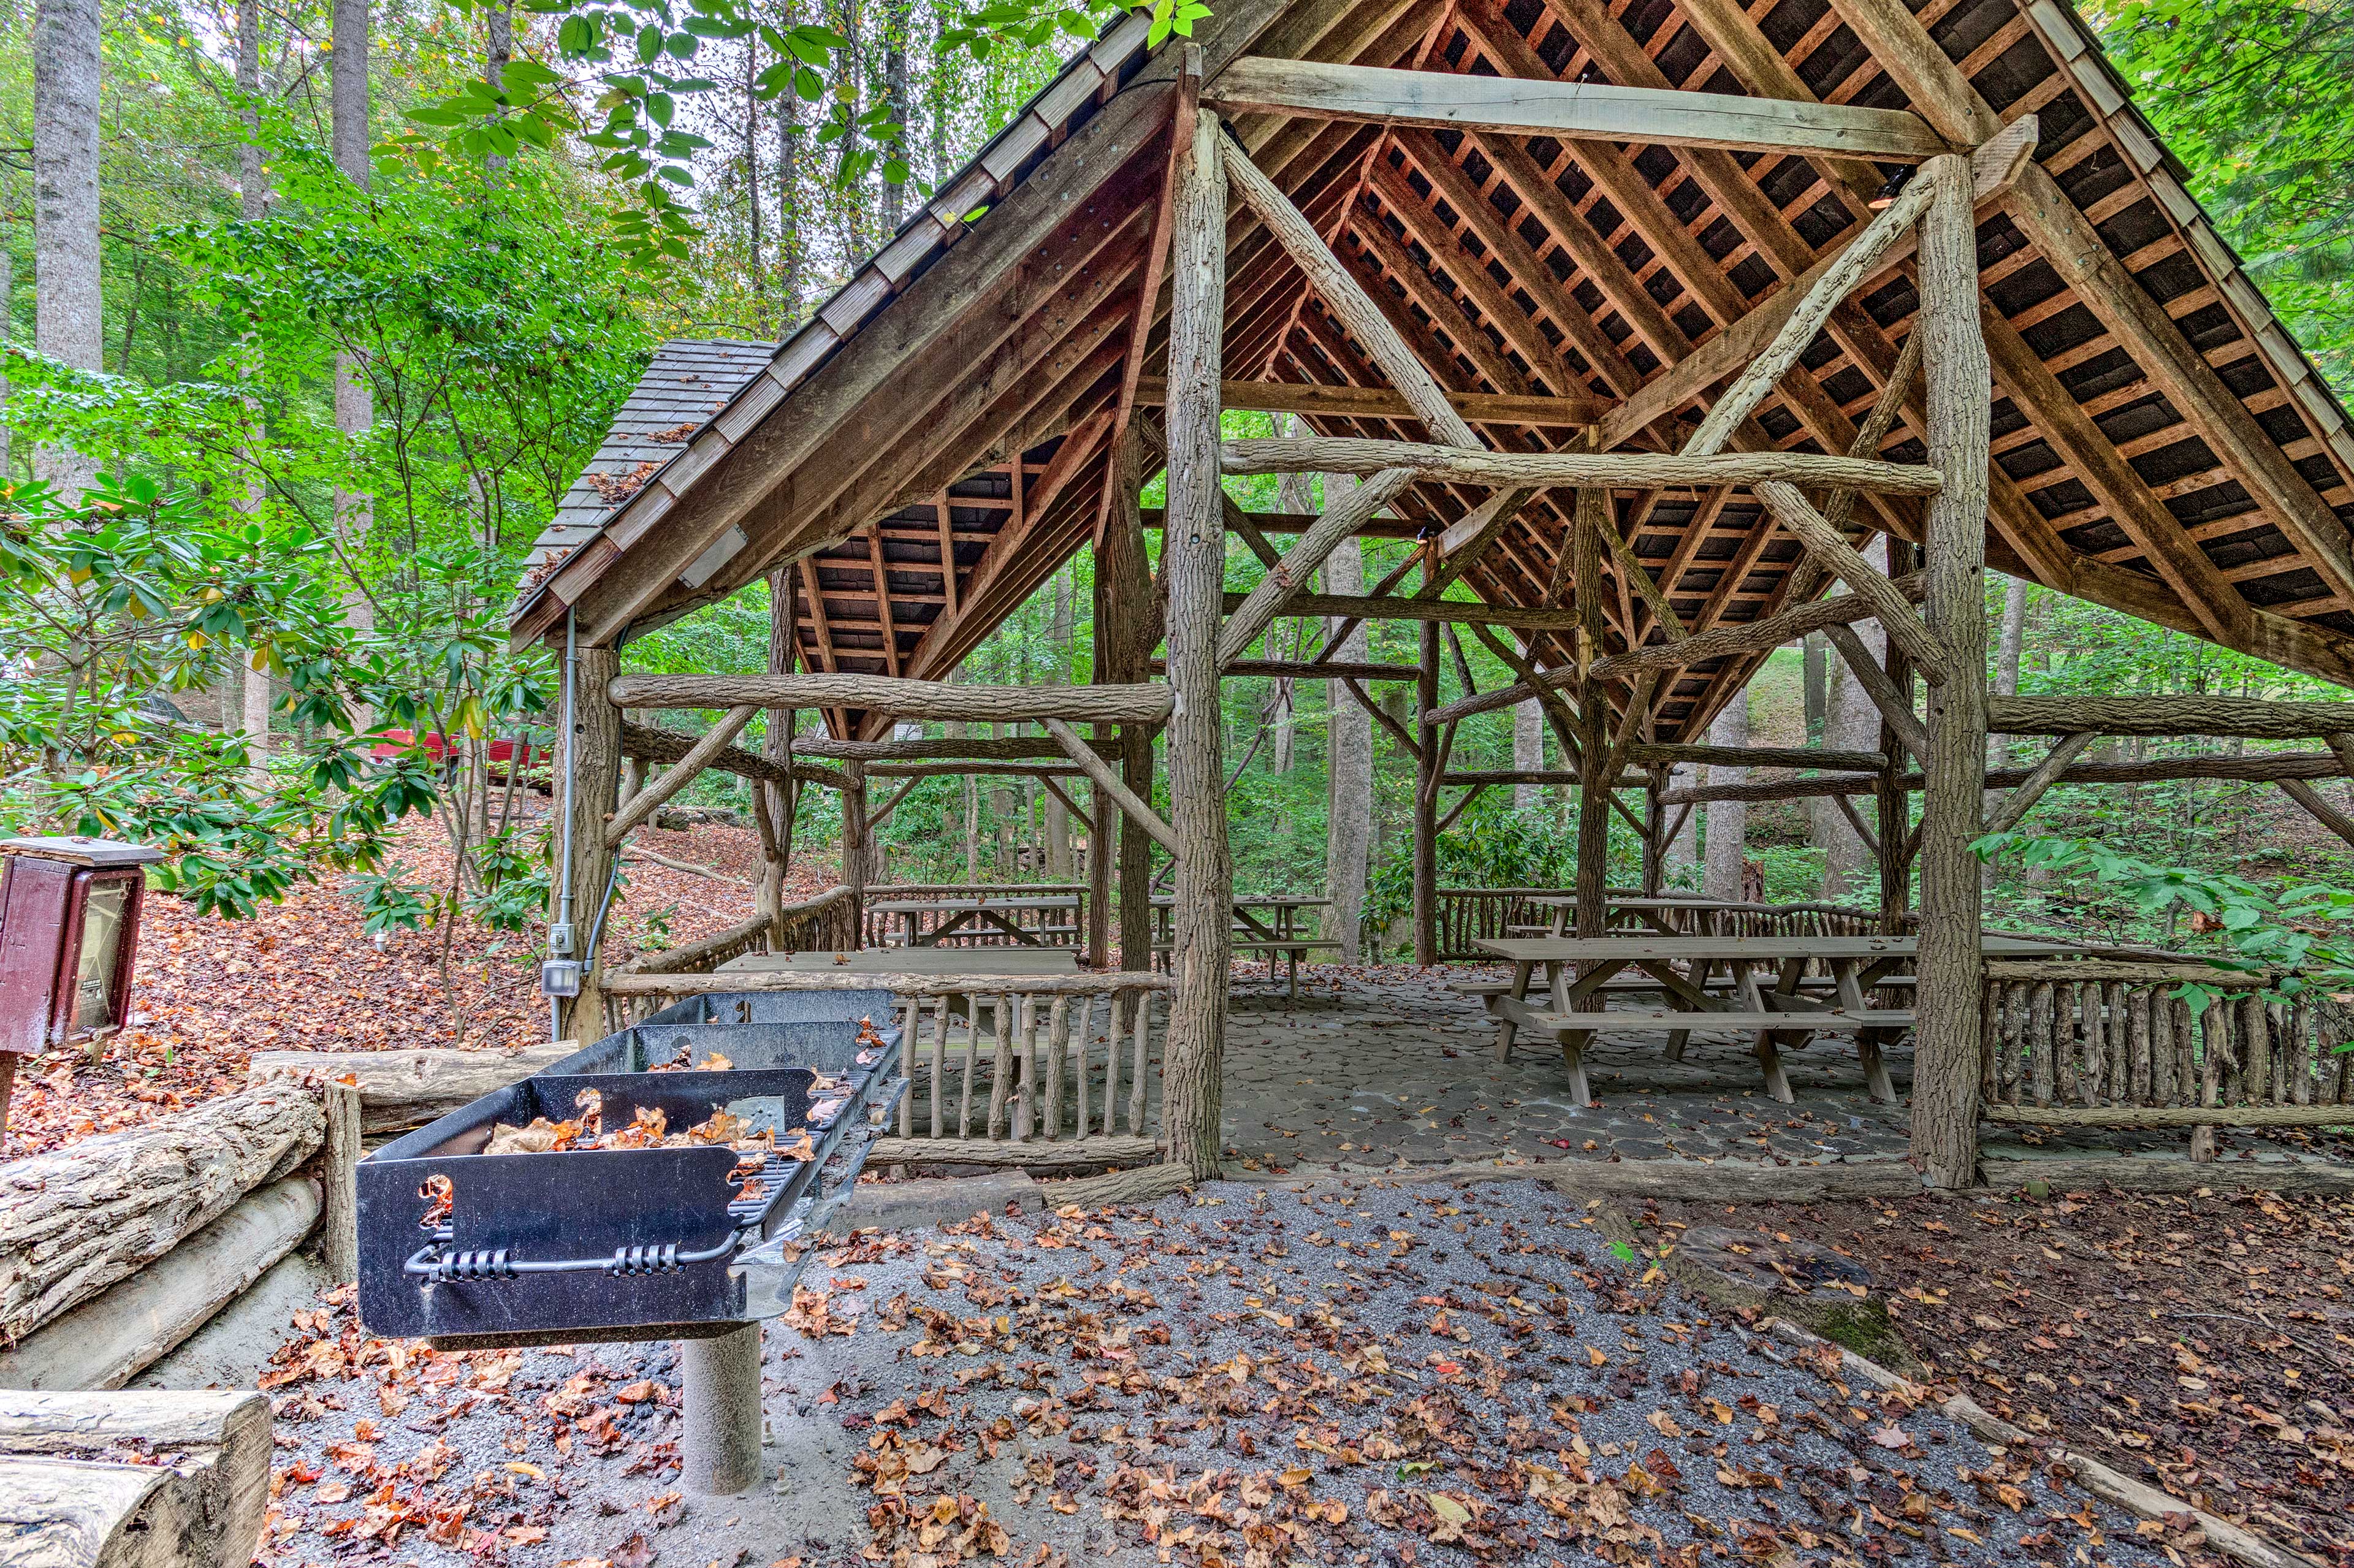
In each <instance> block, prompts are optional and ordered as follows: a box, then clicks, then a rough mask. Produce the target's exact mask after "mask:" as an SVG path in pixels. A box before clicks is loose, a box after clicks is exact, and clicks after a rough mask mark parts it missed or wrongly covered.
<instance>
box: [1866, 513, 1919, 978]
mask: <svg viewBox="0 0 2354 1568" xmlns="http://www.w3.org/2000/svg"><path fill="white" fill-rule="evenodd" d="M1915 554H1916V552H1915V550H1914V546H1911V545H1909V544H1907V543H1905V542H1904V541H1903V540H1902V539H1891V540H1889V541H1888V570H1889V575H1890V576H1892V577H1895V576H1901V575H1903V574H1904V573H1907V572H1911V571H1914V570H1916V569H1917V567H1918V565H1919V563H1917V562H1916V561H1915V560H1914V558H1913V557H1914V555H1915ZM1886 641H1887V644H1888V646H1887V648H1886V650H1885V652H1883V653H1882V660H1881V664H1882V668H1883V669H1885V670H1886V671H1887V672H1888V683H1889V684H1890V685H1892V686H1894V687H1895V688H1896V694H1897V695H1898V697H1900V698H1901V699H1902V700H1903V702H1904V703H1905V705H1907V706H1910V705H1911V704H1912V701H1913V661H1912V660H1911V659H1909V658H1907V657H1906V656H1905V652H1904V650H1903V647H1902V646H1901V645H1900V644H1899V643H1898V642H1897V641H1896V640H1895V639H1894V638H1889V639H1887V640H1886ZM1880 754H1881V756H1882V757H1884V758H1887V761H1886V762H1885V763H1884V764H1883V765H1882V768H1881V769H1880V778H1879V779H1878V781H1877V782H1876V783H1875V784H1874V786H1873V789H1872V800H1873V801H1874V802H1875V803H1876V804H1877V806H1878V808H1879V813H1880V850H1879V855H1878V859H1879V863H1880V928H1881V929H1882V931H1884V932H1886V933H1888V934H1889V935H1891V936H1895V935H1897V934H1899V933H1901V932H1902V931H1903V929H1904V913H1905V911H1906V910H1908V909H1910V908H1911V907H1912V906H1913V856H1912V853H1911V852H1912V845H1911V843H1910V842H1908V841H1909V840H1910V839H1911V838H1912V836H1913V809H1912V805H1911V803H1910V802H1909V801H1908V800H1906V799H1905V795H1904V786H1903V783H1902V782H1900V780H1901V779H1903V775H1904V770H1905V766H1906V759H1905V753H1904V736H1903V732H1902V731H1900V730H1899V729H1897V727H1896V726H1894V725H1892V724H1890V723H1889V722H1888V721H1887V720H1886V719H1885V718H1883V719H1882V720H1881V724H1880Z"/></svg>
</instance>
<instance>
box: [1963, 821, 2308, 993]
mask: <svg viewBox="0 0 2354 1568" xmlns="http://www.w3.org/2000/svg"><path fill="white" fill-rule="evenodd" d="M1972 848H1973V849H1975V850H1976V851H1977V853H1978V856H1979V857H1980V858H1981V859H1983V860H1987V861H1994V860H1997V859H1999V858H2000V857H2003V856H2005V855H2009V856H2012V857H2014V858H2015V859H2016V860H2017V861H2018V862H2019V863H2020V864H2021V865H2022V866H2029V867H2037V868H2041V869H2042V870H2044V871H2046V872H2048V873H2054V874H2076V875H2080V876H2083V877H2087V878H2089V879H2090V880H2091V882H2092V883H2093V884H2094V885H2095V886H2097V887H2099V888H2103V889H2105V890H2107V891H2108V892H2110V893H2111V894H2112V895H2114V896H2115V897H2117V898H2119V899H2121V900H2122V901H2124V902H2125V903H2126V904H2127V905H2129V906H2131V907H2133V908H2134V909H2135V910H2137V911H2138V912H2139V913H2140V914H2141V915H2143V916H2163V915H2166V914H2168V913H2170V912H2172V911H2174V910H2177V909H2182V910H2187V911H2189V912H2190V914H2192V915H2193V916H2197V919H2196V920H2194V922H2193V925H2194V928H2196V929H2197V930H2198V931H2200V933H2201V934H2202V935H2204V936H2205V937H2206V938H2207V939H2208V941H2209V942H2210V943H2211V945H2212V946H2213V948H2215V949H2216V950H2214V951H2212V952H2211V958H2212V959H2213V961H2214V962H2215V963H2216V964H2217V965H2218V966H2220V967H2222V968H2226V969H2245V970H2249V971H2259V970H2264V971H2270V973H2271V974H2272V977H2273V978H2272V980H2271V983H2270V984H2269V985H2268V986H2267V987H2266V991H2267V993H2268V994H2271V995H2274V996H2280V997H2292V996H2295V995H2296V994H2298V993H2299V992H2301V991H2306V990H2309V989H2311V988H2313V987H2316V986H2318V987H2320V988H2322V989H2324V990H2327V991H2343V990H2345V989H2347V988H2348V987H2349V986H2354V948H2349V947H2348V946H2347V945H2345V944H2344V942H2343V939H2342V938H2337V936H2336V933H2335V932H2334V931H2333V930H2332V927H2340V926H2343V925H2345V924H2346V923H2347V922H2348V921H2349V920H2354V893H2349V892H2346V891H2344V890H2342V889H2339V888H2335V887H2326V886H2319V885H2286V886H2282V887H2278V888H2268V887H2265V886H2264V885H2261V884H2258V883H2255V882H2253V881H2250V880H2249V879H2247V878H2246V877H2243V876H2235V875H2232V874H2229V873H2225V872H2217V871H2208V870H2201V869H2200V868H2197V867H2193V866H2185V865H2162V864H2158V863H2155V862H2151V861H2147V860H2144V859H2142V858H2140V857H2139V856H2137V855H2130V854H2124V853H2118V852H2117V851H2116V850H2115V849H2113V848H2111V847H2110V846H2109V845H2108V844H2106V843H2105V842H2103V841H2101V840H2099V839H2089V838H2078V839H2071V838H2055V837H2048V836H2035V835H2022V834H2019V833H1991V834H1988V836H1987V837H1985V838H1983V839H1980V840H1979V841H1978V842H1977V843H1976V844H1975V845H1973V846H1972ZM2174 994H2175V995H2177V996H2179V997H2182V998H2184V999H2185V1000H2187V1001H2190V1003H2191V1004H2192V1006H2194V1007H2204V1006H2205V1005H2206V1004H2207V1003H2208V1002H2209V1001H2213V1000H2214V999H2215V997H2216V996H2217V995H2218V994H2220V993H2219V992H2217V991H2215V990H2214V989H2213V988H2211V987H2208V986H2202V985H2198V984H2192V983H2186V984H2185V985H2183V986H2182V987H2180V988H2179V990H2177V991H2175V992H2174Z"/></svg>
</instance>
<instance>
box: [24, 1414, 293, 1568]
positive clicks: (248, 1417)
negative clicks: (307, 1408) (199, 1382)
mask: <svg viewBox="0 0 2354 1568" xmlns="http://www.w3.org/2000/svg"><path fill="white" fill-rule="evenodd" d="M126 1451H128V1452H131V1453H133V1454H136V1455H137V1456H138V1457H141V1458H143V1459H148V1460H151V1461H159V1462H151V1463H146V1464H125V1463H122V1462H120V1461H121V1458H122V1456H123V1455H124V1454H125V1453H126ZM269 1508H270V1404H269V1402H268V1401H267V1400H265V1399H263V1398H262V1397H261V1395H260V1394H259V1393H251V1392H248V1391H245V1390H238V1389H230V1390H221V1391H206V1392H200V1393H160V1392H154V1393H150V1392H142V1393H105V1394H93V1393H30V1394H7V1395H0V1563H5V1564H8V1565H9V1568H18V1565H21V1568H132V1565H136V1568H150V1565H152V1568H245V1564H246V1563H250V1562H251V1561H252V1560H253V1552H254V1548H255V1547H256V1546H257V1545H259V1544H260V1539H261V1526H262V1520H263V1518H264V1516H265V1515H266V1514H267V1513H268V1511H269Z"/></svg>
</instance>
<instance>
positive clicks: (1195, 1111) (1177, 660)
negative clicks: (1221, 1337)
mask: <svg viewBox="0 0 2354 1568" xmlns="http://www.w3.org/2000/svg"><path fill="white" fill-rule="evenodd" d="M1220 134H1221V132H1220V131H1219V129H1218V117H1217V116H1216V115H1215V114H1213V113H1211V112H1210V111H1207V110H1204V111H1202V113H1201V115H1200V116H1199V117H1198V118H1197V119H1196V120H1195V122H1194V126H1193V145H1192V147H1191V148H1190V149H1189V150H1187V151H1186V152H1184V153H1182V154H1180V155H1179V158H1178V160H1177V164H1176V167H1175V169H1174V171H1173V175H1174V178H1175V181H1176V185H1175V192H1174V197H1173V201H1172V215H1171V217H1172V221H1171V225H1170V228H1171V243H1170V251H1171V254H1170V258H1169V276H1170V283H1171V290H1172V301H1173V303H1172V309H1171V314H1170V327H1169V395H1168V396H1169V402H1168V408H1169V512H1168V516H1167V519H1166V522H1165V524H1164V528H1165V531H1164V532H1163V534H1162V535H1161V571H1162V572H1163V573H1164V574H1166V575H1167V577H1168V578H1169V631H1168V647H1169V683H1170V684H1171V685H1172V686H1174V687H1175V688H1176V697H1177V704H1176V711H1175V712H1174V713H1173V714H1172V715H1171V717H1170V720H1169V800H1170V808H1171V810H1170V815H1171V817H1172V822H1171V824H1170V825H1171V826H1172V828H1173V829H1174V830H1175V832H1176V834H1177V842H1178V851H1177V904H1176V936H1177V944H1176V951H1175V953H1174V954H1173V956H1172V972H1173V973H1174V976H1175V978H1176V982H1177V984H1176V990H1175V991H1174V992H1173V993H1172V996H1171V997H1170V1001H1169V1033H1168V1040H1167V1044H1166V1045H1165V1047H1164V1048H1163V1051H1162V1054H1161V1116H1162V1118H1164V1123H1165V1126H1164V1130H1163V1136H1164V1138H1165V1139H1166V1140H1167V1143H1168V1148H1169V1153H1170V1158H1171V1159H1172V1160H1175V1161H1177V1162H1179V1163H1181V1164H1182V1165H1184V1166H1185V1167H1186V1169H1187V1170H1189V1171H1192V1172H1193V1176H1194V1177H1195V1178H1196V1179H1197V1180H1208V1179H1210V1178H1212V1177H1214V1176H1216V1175H1217V1174H1218V1154H1219V1148H1220V1135H1219V1116H1220V1111H1221V1093H1220V1088H1221V1086H1220V1083H1219V1068H1220V1056H1221V1054H1222V1053H1223V1051H1224V1048H1225V1027H1226V971H1227V966H1228V959H1229V957H1230V955H1231V952H1232V945H1233V941H1234V930H1233V927H1234V917H1235V916H1234V882H1235V875H1234V865H1233V863H1232V862H1231V861H1230V860H1229V859H1228V858H1227V853H1226V798H1225V779H1224V778H1223V775H1222V769H1223V768H1224V761H1223V757H1222V750H1221V747H1220V744H1219V742H1220V738H1221V736H1220V734H1219V731H1220V729H1221V728H1222V727H1223V726H1222V725H1221V722H1220V715H1219V708H1218V632H1219V630H1220V621H1221V619H1222V617H1223V615H1224V613H1225V598H1224V589H1225V574H1226V528H1225V509H1224V508H1223V507H1222V506H1221V505H1220V498H1221V495H1222V492H1221V490H1220V488H1219V472H1218V412H1219V408H1220V402H1219V397H1218V377H1219V373H1220V343H1219V340H1220V337H1221V335H1222V334H1223V331H1224V317H1225V293H1226V279H1225V270H1226V179H1225V165H1224V164H1223V163H1222V162H1221V154H1220V152H1219V148H1218V138H1219V136H1220Z"/></svg>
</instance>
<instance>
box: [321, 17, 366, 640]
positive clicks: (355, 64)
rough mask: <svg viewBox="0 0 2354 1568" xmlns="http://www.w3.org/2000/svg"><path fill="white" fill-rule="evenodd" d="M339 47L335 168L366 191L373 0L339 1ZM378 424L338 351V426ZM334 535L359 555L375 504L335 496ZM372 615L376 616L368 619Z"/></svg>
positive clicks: (345, 429)
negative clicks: (369, 65)
mask: <svg viewBox="0 0 2354 1568" xmlns="http://www.w3.org/2000/svg"><path fill="white" fill-rule="evenodd" d="M333 37H334V48H333V49H332V50H331V51H330V53H331V56H332V58H331V62H330V63H331V66H332V69H331V72H330V82H329V99H330V103H331V107H332V109H333V111H334V131H333V142H334V155H335V167H337V168H339V169H341V170H342V171H343V172H344V175H345V178H347V179H349V180H350V181H351V182H352V183H353V184H354V185H357V186H359V187H360V189H362V190H366V189H367V188H368V143H369V136H368V0H334V33H333ZM375 423H376V393H375V389H374V388H373V387H370V386H369V384H368V379H367V371H366V362H365V361H364V360H363V359H362V358H361V357H360V356H359V355H355V354H352V353H348V352H346V353H343V354H338V355H335V429H337V430H339V431H341V432H342V433H343V434H344V435H345V436H346V437H352V436H358V435H362V434H365V433H366V430H367V429H368V427H370V426H371V425H373V424H375ZM334 510H335V535H336V537H337V538H338V539H339V540H341V541H342V544H343V546H344V550H345V558H346V559H356V558H357V556H358V554H359V551H360V548H361V546H363V545H364V544H365V543H366V539H367V533H368V526H369V524H371V523H372V522H373V521H374V520H375V507H374V505H373V503H371V502H370V501H369V499H368V497H367V496H366V494H364V493H357V492H353V491H346V490H342V489H338V490H337V491H336V492H335V494H334ZM369 619H372V618H369Z"/></svg>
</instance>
